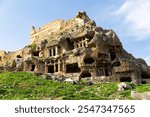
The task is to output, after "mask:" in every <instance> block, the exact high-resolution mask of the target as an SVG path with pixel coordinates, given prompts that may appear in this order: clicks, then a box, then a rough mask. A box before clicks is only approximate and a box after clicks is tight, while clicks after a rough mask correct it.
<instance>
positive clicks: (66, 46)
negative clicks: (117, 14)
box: [0, 12, 150, 90]
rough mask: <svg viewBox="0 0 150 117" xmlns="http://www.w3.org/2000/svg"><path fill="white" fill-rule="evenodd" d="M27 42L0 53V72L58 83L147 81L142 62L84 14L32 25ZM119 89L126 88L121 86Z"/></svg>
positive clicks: (147, 72) (149, 77) (148, 74)
mask: <svg viewBox="0 0 150 117" xmlns="http://www.w3.org/2000/svg"><path fill="white" fill-rule="evenodd" d="M30 41H31V43H30V45H28V46H26V47H24V48H23V49H20V50H17V51H15V52H8V53H7V52H5V51H0V70H1V71H3V70H9V71H26V72H34V73H36V74H43V78H45V79H51V80H59V81H64V80H65V79H68V78H71V79H72V81H79V80H81V79H88V80H89V81H91V82H95V81H98V82H132V83H133V84H136V85H138V84H141V83H149V81H150V67H149V66H148V65H147V64H146V62H145V61H144V60H143V59H136V58H135V57H134V56H133V55H132V54H130V53H128V52H127V51H126V50H124V48H123V46H122V43H121V42H120V40H119V37H118V36H117V34H116V33H115V32H114V31H113V30H112V29H110V30H107V29H103V28H102V27H99V26H96V23H95V21H93V20H92V19H90V18H89V17H88V16H87V14H86V12H78V13H77V15H76V16H75V17H74V18H72V19H69V20H67V21H63V20H55V21H52V22H50V23H48V24H46V25H44V26H42V27H40V28H35V27H34V26H32V28H31V32H30ZM66 81H67V80H66ZM120 87H121V88H120V89H119V90H123V89H124V88H126V86H124V84H121V85H120Z"/></svg>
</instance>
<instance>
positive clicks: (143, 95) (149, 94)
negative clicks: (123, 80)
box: [131, 91, 150, 100]
mask: <svg viewBox="0 0 150 117" xmlns="http://www.w3.org/2000/svg"><path fill="white" fill-rule="evenodd" d="M131 97H132V98H133V99H136V100H150V92H144V93H138V92H136V91H131Z"/></svg>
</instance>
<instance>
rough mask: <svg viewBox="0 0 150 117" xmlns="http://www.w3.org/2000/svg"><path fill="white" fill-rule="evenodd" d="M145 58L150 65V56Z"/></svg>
mask: <svg viewBox="0 0 150 117" xmlns="http://www.w3.org/2000/svg"><path fill="white" fill-rule="evenodd" d="M144 60H145V61H146V62H147V64H148V65H150V56H147V57H145V58H144Z"/></svg>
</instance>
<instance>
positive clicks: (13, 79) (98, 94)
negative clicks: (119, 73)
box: [0, 72, 150, 100]
mask: <svg viewBox="0 0 150 117" xmlns="http://www.w3.org/2000/svg"><path fill="white" fill-rule="evenodd" d="M132 90H137V91H140V92H145V91H150V85H149V84H145V85H140V86H136V87H134V88H133V89H132ZM130 92H131V90H126V91H123V92H118V91H117V83H101V84H100V83H97V84H94V85H92V86H86V85H83V84H76V85H72V84H68V83H62V82H55V81H50V80H44V79H42V78H40V77H37V76H36V75H34V74H31V73H24V72H15V73H11V72H4V73H0V99H69V100H70V99H72V100H74V99H77V100H78V99H94V100H95V99H96V100H101V99H106V100H107V99H131V97H130Z"/></svg>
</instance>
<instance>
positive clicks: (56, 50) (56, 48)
mask: <svg viewBox="0 0 150 117" xmlns="http://www.w3.org/2000/svg"><path fill="white" fill-rule="evenodd" d="M55 53H56V55H58V47H57V46H56V47H55Z"/></svg>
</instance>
